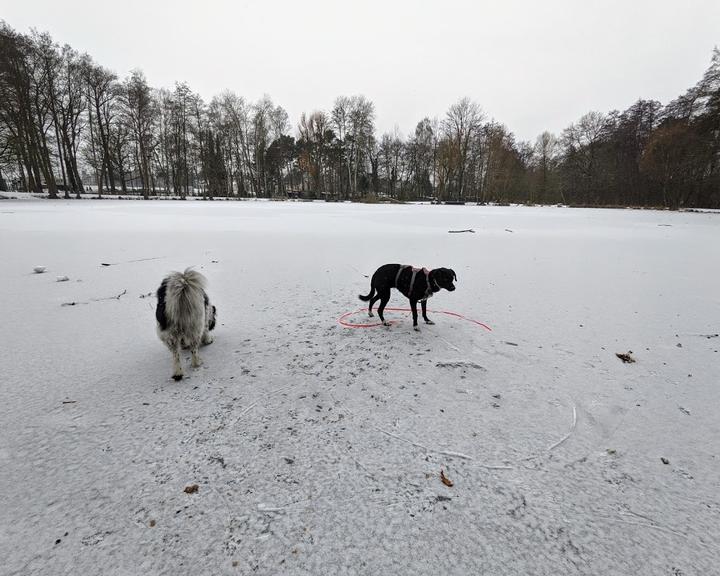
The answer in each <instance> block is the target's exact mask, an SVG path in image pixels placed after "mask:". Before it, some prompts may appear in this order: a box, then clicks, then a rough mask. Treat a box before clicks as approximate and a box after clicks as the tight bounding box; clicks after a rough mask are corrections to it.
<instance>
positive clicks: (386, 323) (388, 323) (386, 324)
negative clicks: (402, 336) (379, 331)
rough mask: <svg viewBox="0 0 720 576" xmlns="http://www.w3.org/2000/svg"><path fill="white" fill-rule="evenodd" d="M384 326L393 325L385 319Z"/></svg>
mask: <svg viewBox="0 0 720 576" xmlns="http://www.w3.org/2000/svg"><path fill="white" fill-rule="evenodd" d="M383 326H392V324H390V322H388V321H387V320H383Z"/></svg>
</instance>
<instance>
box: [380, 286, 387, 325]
mask: <svg viewBox="0 0 720 576" xmlns="http://www.w3.org/2000/svg"><path fill="white" fill-rule="evenodd" d="M389 301H390V289H389V288H388V289H387V290H386V291H384V292H383V293H382V294H381V295H380V306H379V307H378V316H380V321H381V322H382V323H383V325H385V326H390V322H385V317H384V316H383V310H385V305H386V304H387V303H388V302H389Z"/></svg>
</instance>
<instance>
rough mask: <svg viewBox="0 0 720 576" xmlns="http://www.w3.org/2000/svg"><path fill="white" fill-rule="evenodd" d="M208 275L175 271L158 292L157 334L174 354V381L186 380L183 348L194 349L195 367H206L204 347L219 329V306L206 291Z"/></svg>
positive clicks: (189, 271)
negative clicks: (184, 376) (200, 348)
mask: <svg viewBox="0 0 720 576" xmlns="http://www.w3.org/2000/svg"><path fill="white" fill-rule="evenodd" d="M206 285H207V280H206V279H205V276H203V275H202V274H200V272H196V271H195V270H192V269H190V268H187V269H186V270H185V272H171V273H170V274H169V275H168V276H167V277H166V278H165V279H164V280H163V281H162V283H161V284H160V288H158V291H157V299H158V303H157V308H156V310H155V318H156V319H157V331H158V336H160V340H162V341H163V342H164V343H165V345H166V346H167V347H168V348H169V349H170V352H172V355H173V378H174V379H175V380H181V379H182V377H183V370H182V364H181V363H180V348H181V347H182V348H190V352H191V354H192V366H193V368H197V367H199V366H200V365H201V364H202V360H201V359H200V356H199V355H198V348H199V347H200V345H201V344H210V343H211V342H212V341H213V338H212V336H211V335H210V331H211V330H212V329H213V328H215V314H216V309H215V306H213V305H211V304H210V300H209V298H208V296H207V293H206V292H205V286H206Z"/></svg>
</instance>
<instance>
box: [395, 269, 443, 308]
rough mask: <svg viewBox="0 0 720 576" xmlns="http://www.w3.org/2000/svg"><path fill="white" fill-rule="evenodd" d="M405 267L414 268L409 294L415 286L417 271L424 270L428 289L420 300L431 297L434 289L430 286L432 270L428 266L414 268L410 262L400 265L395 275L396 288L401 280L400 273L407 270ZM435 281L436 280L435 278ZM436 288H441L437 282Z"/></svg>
mask: <svg viewBox="0 0 720 576" xmlns="http://www.w3.org/2000/svg"><path fill="white" fill-rule="evenodd" d="M405 268H410V269H412V277H411V278H410V288H408V294H412V289H413V286H414V285H415V276H416V275H417V273H418V272H423V273H424V274H425V281H426V282H427V290H425V296H423V297H422V298H420V302H422V301H423V300H427V299H428V298H430V297H431V296H432V295H433V289H432V287H431V286H430V271H429V270H428V269H427V268H413V267H412V266H410V265H409V264H405V265H404V266H400V268H399V269H398V273H397V275H396V276H395V288H397V287H398V280H400V274H402V272H403V270H405ZM433 282H434V280H433ZM435 288H437V290H440V287H439V286H438V285H437V283H435Z"/></svg>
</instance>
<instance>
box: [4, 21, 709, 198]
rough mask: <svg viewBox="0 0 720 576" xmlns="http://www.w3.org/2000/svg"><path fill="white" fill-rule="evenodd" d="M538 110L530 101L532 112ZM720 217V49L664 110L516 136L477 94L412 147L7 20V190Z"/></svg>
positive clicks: (423, 125) (353, 102)
mask: <svg viewBox="0 0 720 576" xmlns="http://www.w3.org/2000/svg"><path fill="white" fill-rule="evenodd" d="M528 105H532V103H531V102H528ZM88 187H92V190H93V192H94V193H97V194H99V195H104V194H113V195H118V194H122V195H137V196H139V197H143V198H149V197H152V196H166V195H167V196H170V195H171V196H179V197H183V198H184V197H187V196H202V197H205V198H214V197H237V198H243V197H260V198H288V197H302V198H325V199H327V200H365V201H373V200H378V199H380V200H383V199H386V200H391V199H392V200H396V201H406V200H430V199H432V200H436V201H440V202H481V203H488V202H493V203H526V204H555V203H563V204H570V205H583V206H654V207H667V208H673V209H677V208H683V207H685V208H688V207H704V208H720V50H718V49H717V48H716V49H715V50H714V51H713V54H712V57H711V60H710V66H709V67H708V69H707V71H706V72H705V74H704V75H703V77H702V78H701V79H700V80H699V81H698V83H697V84H696V85H695V86H693V87H691V88H689V89H688V90H687V91H686V92H685V94H683V95H681V96H679V97H678V98H676V99H675V100H673V101H672V102H670V103H669V104H667V105H665V106H663V105H662V104H661V103H660V102H657V101H654V100H638V101H637V102H635V103H634V104H633V105H632V106H630V107H629V108H628V109H627V110H624V111H622V112H620V111H612V112H608V113H600V112H589V113H588V114H585V115H584V116H583V117H582V118H580V119H579V120H577V122H575V123H573V124H571V125H570V126H568V127H567V128H566V129H565V130H563V131H562V133H561V134H557V135H556V134H551V133H549V132H544V133H543V134H541V135H540V136H538V138H537V140H536V141H535V142H534V143H533V142H522V141H518V140H517V139H516V138H515V137H514V135H513V133H512V132H511V131H510V130H508V128H507V127H506V126H504V125H503V124H500V123H498V122H496V121H494V120H489V119H487V118H486V116H485V114H484V113H483V111H482V109H481V107H480V105H479V104H477V103H476V102H474V101H472V100H471V99H469V98H462V99H460V100H458V101H457V103H455V104H453V105H452V106H451V107H450V109H449V110H448V111H447V112H446V113H445V115H444V117H442V118H441V119H430V118H429V117H426V118H423V119H422V120H420V121H419V122H418V124H417V127H416V128H415V132H414V133H413V134H411V135H409V136H407V137H403V136H401V135H400V134H398V133H385V134H382V135H378V134H377V132H376V129H375V109H374V105H373V103H372V102H371V101H370V100H368V99H367V98H365V97H364V96H359V95H358V96H349V97H348V96H340V97H338V98H337V99H336V100H335V102H334V105H333V108H332V110H327V111H322V110H318V111H312V112H309V113H308V114H302V115H301V117H300V119H299V121H298V123H297V125H296V126H292V125H291V123H290V121H289V118H288V114H287V112H286V111H285V110H284V109H283V108H282V106H280V105H278V104H275V103H274V102H273V101H272V100H271V99H270V97H269V96H265V97H264V98H262V99H261V100H260V101H258V102H248V101H247V100H245V99H244V98H243V97H242V96H239V95H237V94H235V93H234V92H231V91H225V92H222V93H221V94H219V95H217V96H215V97H213V98H212V100H211V101H210V102H204V101H203V100H202V98H200V96H199V95H198V94H195V93H194V92H193V91H192V90H191V88H190V87H189V86H188V85H187V84H186V83H177V84H176V85H175V87H174V88H173V89H172V90H170V89H166V88H160V89H156V88H153V87H151V86H149V85H148V83H147V81H146V79H145V76H144V75H143V73H142V72H141V71H139V70H135V71H133V72H132V73H131V74H130V76H129V77H127V78H125V79H119V78H118V77H117V76H116V74H114V73H113V72H112V71H110V70H108V69H106V68H104V67H103V66H102V65H100V64H97V63H96V62H95V61H94V60H93V59H92V58H91V57H90V56H89V55H87V54H81V53H78V52H77V51H75V50H73V49H72V48H71V47H70V46H68V45H63V46H60V45H59V44H57V43H56V42H54V41H53V39H52V38H51V37H50V35H49V34H47V33H38V32H35V31H33V32H32V33H31V34H29V35H26V34H21V33H18V32H16V31H15V30H13V29H12V28H11V27H10V26H9V25H8V24H6V23H5V22H2V21H0V190H26V191H31V192H37V193H47V194H48V195H49V196H50V197H51V198H58V197H65V198H70V197H72V196H73V195H76V194H79V193H80V192H82V191H85V190H87V189H88Z"/></svg>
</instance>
